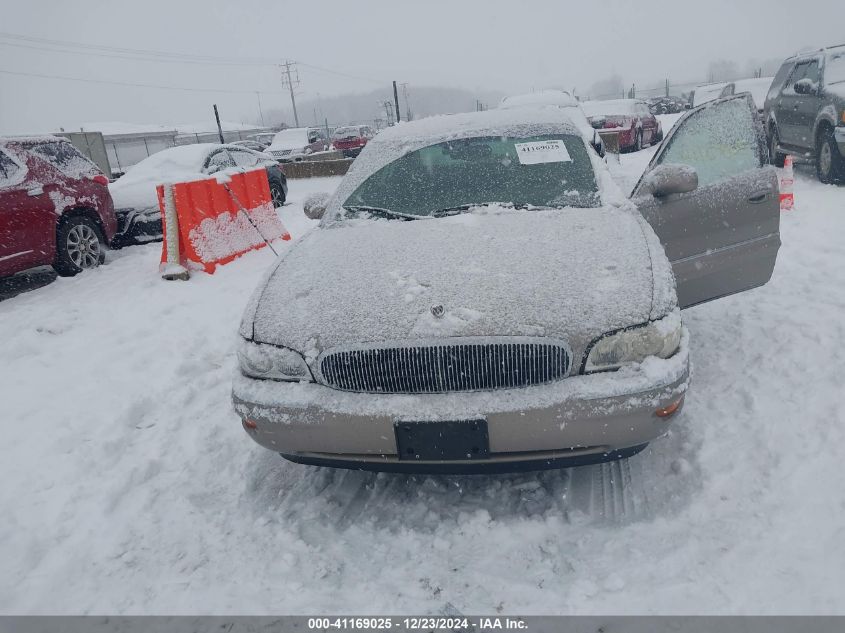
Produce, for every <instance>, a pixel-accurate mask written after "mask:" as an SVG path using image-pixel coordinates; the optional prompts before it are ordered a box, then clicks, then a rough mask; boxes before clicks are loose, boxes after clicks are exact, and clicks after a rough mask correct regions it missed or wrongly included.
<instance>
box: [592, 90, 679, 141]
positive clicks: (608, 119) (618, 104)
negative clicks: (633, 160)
mask: <svg viewBox="0 0 845 633" xmlns="http://www.w3.org/2000/svg"><path fill="white" fill-rule="evenodd" d="M582 107H583V108H584V113H585V114H586V115H587V119H588V120H589V121H590V124H591V125H592V126H593V128H595V129H597V130H604V131H608V132H618V133H619V150H620V151H623V152H624V151H633V152H637V151H639V150H641V149H642V148H643V147H645V146H646V145H654V144H655V143H659V142H660V141H662V140H663V128H662V127H661V125H660V121H658V120H657V118H656V117H655V116H654V115H653V114H652V113H651V111H650V110H649V109H648V105H647V104H646V103H645V102H644V101H639V100H638V99H612V100H608V101H585V102H584V103H583V104H582Z"/></svg>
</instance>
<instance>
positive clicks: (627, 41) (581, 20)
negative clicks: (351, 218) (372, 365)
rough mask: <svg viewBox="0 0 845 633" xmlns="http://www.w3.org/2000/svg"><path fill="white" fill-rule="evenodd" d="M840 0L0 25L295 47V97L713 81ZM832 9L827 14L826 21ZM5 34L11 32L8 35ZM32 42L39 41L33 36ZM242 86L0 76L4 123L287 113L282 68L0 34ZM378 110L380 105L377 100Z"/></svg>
mask: <svg viewBox="0 0 845 633" xmlns="http://www.w3.org/2000/svg"><path fill="white" fill-rule="evenodd" d="M838 14H841V0H806V1H804V2H801V3H796V2H786V1H781V0H768V1H764V0H705V1H704V2H695V3H690V2H683V1H682V0H674V1H664V0H638V1H637V2H622V1H617V0H613V1H605V2H602V1H600V0H595V1H592V2H590V1H586V0H584V1H582V2H577V3H574V2H553V1H552V0H543V1H539V0H519V1H516V0H507V1H502V0H472V1H468V0H445V1H444V0H425V1H424V2H421V1H417V2H407V1H404V2H403V1H402V0H392V1H391V2H387V1H380V0H379V1H364V0H361V1H358V2H350V1H349V0H298V1H296V2H285V1H284V0H269V1H268V0H263V1H262V2H251V1H242V2H232V1H231V0H228V1H225V2H222V1H217V0H205V1H203V2H195V1H193V0H190V1H188V0H168V1H166V2H162V1H160V0H140V1H135V2H117V1H115V0H72V1H67V2H63V1H60V0H54V1H52V2H48V1H45V0H26V1H24V0H0V16H2V20H0V31H2V32H6V33H14V34H18V35H27V36H35V37H39V38H48V39H54V40H66V41H74V42H88V43H91V44H97V45H102V46H111V47H122V48H133V49H146V50H155V51H172V52H179V53H190V54H198V55H213V56H225V57H227V58H232V59H235V60H237V59H243V58H256V57H261V58H273V59H278V60H279V61H282V60H284V59H286V58H288V59H293V60H297V61H300V62H302V63H307V64H311V65H314V66H320V67H324V68H326V69H330V70H332V71H336V72H338V73H344V74H346V75H354V76H356V77H355V78H353V77H348V76H341V75H338V74H330V73H329V72H326V71H325V70H317V69H313V68H310V67H305V66H300V68H299V76H300V79H301V85H300V87H299V89H298V98H299V99H301V100H302V101H303V102H305V101H311V102H314V101H316V102H318V103H319V100H320V98H322V97H329V96H334V95H338V94H344V93H349V92H369V91H372V90H373V89H376V88H379V87H381V86H384V85H389V83H390V81H391V80H393V79H396V80H398V81H400V82H407V83H408V90H409V92H410V95H411V101H413V90H414V86H446V87H460V88H465V89H468V90H471V91H478V92H479V93H481V92H489V91H502V92H505V93H515V92H526V91H529V90H532V89H538V88H545V87H558V88H569V89H571V88H576V89H578V90H579V91H580V92H582V93H586V92H587V91H588V90H589V88H590V86H591V85H592V84H593V83H594V82H595V81H597V80H600V79H604V78H606V77H608V76H609V75H611V74H613V73H616V74H618V75H620V76H621V77H622V78H623V80H624V83H625V84H626V85H629V84H631V83H634V82H636V83H638V85H645V84H646V83H649V82H654V81H660V80H662V78H664V77H669V78H671V79H672V80H674V81H679V82H680V81H697V80H700V81H702V82H703V81H704V80H705V79H706V73H707V68H708V65H709V64H710V63H711V62H713V61H714V60H718V59H727V60H733V61H736V62H737V64H738V65H739V66H740V67H743V66H745V65H746V64H747V63H748V62H749V61H750V60H766V59H771V58H784V57H786V56H788V55H791V54H793V53H794V52H795V51H797V50H798V49H800V48H805V47H820V46H823V45H831V44H838V43H843V42H841V41H839V40H845V31H843V28H842V23H841V20H840V19H837V18H835V17H834V16H835V15H838ZM824 16H827V17H824ZM7 41H8V40H5V39H2V38H0V42H7ZM26 45H27V46H28V47H33V46H34V47H39V46H41V45H39V44H32V43H26ZM3 70H5V71H14V72H19V73H30V74H32V73H34V74H42V75H56V76H72V77H79V78H85V79H92V80H113V81H124V82H128V83H148V84H163V85H169V86H183V87H189V88H212V89H215V90H217V89H224V90H243V91H246V93H245V94H223V93H211V92H182V91H176V90H163V89H154V88H141V87H129V86H114V85H101V84H95V83H82V82H74V81H65V80H55V79H45V78H36V77H24V76H16V75H10V74H4V73H2V72H0V133H30V132H32V133H36V132H50V131H56V130H58V128H59V127H60V126H61V127H64V128H65V129H68V130H73V129H78V128H79V126H80V125H82V124H84V123H87V122H95V121H127V122H134V123H166V124H174V123H180V122H195V121H200V120H205V119H208V118H209V117H211V104H212V103H217V104H218V106H219V107H220V110H221V113H222V116H223V118H224V119H228V120H233V121H244V122H258V119H259V111H258V97H257V96H256V94H255V91H260V92H261V103H262V106H263V110H264V112H265V114H266V113H267V112H268V111H270V110H283V111H285V112H286V113H289V112H290V100H289V96H288V95H287V93H285V92H283V87H282V86H281V84H280V81H279V69H278V68H276V67H273V66H222V65H220V66H213V65H199V64H189V63H161V62H156V61H142V60H137V59H119V58H115V57H99V56H90V55H83V54H74V53H69V52H55V51H44V50H35V49H34V48H24V47H15V46H9V45H7V44H0V71H3ZM375 110H376V106H375V104H374V112H375Z"/></svg>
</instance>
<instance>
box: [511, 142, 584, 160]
mask: <svg viewBox="0 0 845 633" xmlns="http://www.w3.org/2000/svg"><path fill="white" fill-rule="evenodd" d="M514 147H516V155H517V156H518V157H519V162H520V163H522V164H523V165H539V164H540V163H563V162H567V161H571V160H572V158H570V156H569V152H568V151H566V145H564V144H563V141H562V140H560V139H552V140H550V141H531V142H529V143H514Z"/></svg>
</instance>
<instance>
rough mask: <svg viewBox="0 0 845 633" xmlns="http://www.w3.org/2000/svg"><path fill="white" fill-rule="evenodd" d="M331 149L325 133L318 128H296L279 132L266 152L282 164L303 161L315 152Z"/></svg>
mask: <svg viewBox="0 0 845 633" xmlns="http://www.w3.org/2000/svg"><path fill="white" fill-rule="evenodd" d="M327 149H329V142H328V140H327V139H326V134H325V132H324V131H323V130H322V129H321V128H318V127H295V128H289V129H287V130H282V131H281V132H277V133H276V135H275V136H274V137H273V142H272V143H270V146H269V147H268V148H267V149H266V150H265V151H266V152H267V153H268V154H270V155H271V156H272V157H273V158H275V159H276V160H278V161H280V162H290V161H301V160H303V159H304V158H306V157H307V156H308V155H309V154H313V153H314V152H324V151H326V150H327Z"/></svg>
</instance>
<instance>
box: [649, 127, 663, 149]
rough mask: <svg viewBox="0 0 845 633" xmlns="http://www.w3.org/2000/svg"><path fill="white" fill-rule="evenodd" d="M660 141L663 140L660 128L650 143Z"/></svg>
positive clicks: (655, 143)
mask: <svg viewBox="0 0 845 633" xmlns="http://www.w3.org/2000/svg"><path fill="white" fill-rule="evenodd" d="M662 142H663V130H660V131H659V132H658V133H657V136H655V137H654V142H653V143H652V145H657V144H658V143H662Z"/></svg>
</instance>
